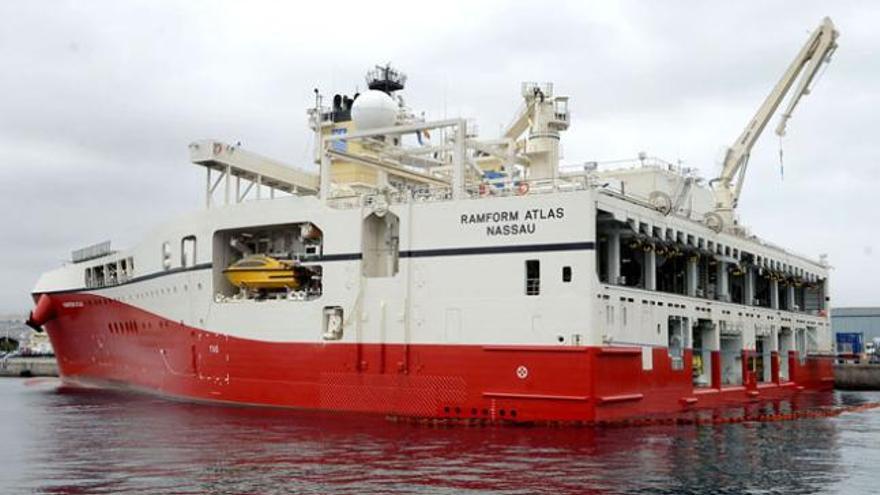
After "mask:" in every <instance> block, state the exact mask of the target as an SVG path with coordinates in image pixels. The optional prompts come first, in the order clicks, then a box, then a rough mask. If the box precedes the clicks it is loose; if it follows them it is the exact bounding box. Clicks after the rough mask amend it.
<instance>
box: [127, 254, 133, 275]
mask: <svg viewBox="0 0 880 495" xmlns="http://www.w3.org/2000/svg"><path fill="white" fill-rule="evenodd" d="M127 267H128V276H129V277H133V276H134V258H132V257H129V258H128V265H127Z"/></svg>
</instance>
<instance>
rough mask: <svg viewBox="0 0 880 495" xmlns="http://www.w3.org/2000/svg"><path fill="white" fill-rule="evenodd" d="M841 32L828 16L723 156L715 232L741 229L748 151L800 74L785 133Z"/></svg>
mask: <svg viewBox="0 0 880 495" xmlns="http://www.w3.org/2000/svg"><path fill="white" fill-rule="evenodd" d="M838 35H839V32H838V31H837V30H836V29H835V28H834V23H832V22H831V19H830V18H828V17H825V18H824V19H823V20H822V23H821V24H820V25H819V27H818V28H816V30H815V31H813V33H812V34H811V35H810V37H809V38H808V39H807V42H806V43H805V44H804V46H803V48H801V50H800V52H798V54H797V57H795V59H794V60H793V61H792V62H791V64H790V65H789V66H788V69H786V71H785V73H784V74H783V75H782V78H781V79H779V82H777V83H776V86H774V87H773V90H772V91H771V92H770V94H769V95H768V96H767V98H766V99H765V100H764V102H763V103H762V104H761V106H760V107H759V108H758V111H757V112H756V113H755V116H754V117H752V120H750V121H749V123H748V125H747V126H746V128H745V129H744V130H743V132H742V134H740V136H739V137H738V138H737V140H736V141H735V142H734V144H733V145H732V146H730V147H729V148H728V149H727V152H726V153H725V155H724V162H723V165H722V169H721V174H720V175H719V176H718V177H717V178H715V179H713V180H712V181H710V185H712V186H713V190H714V194H715V211H714V212H709V213H707V214H706V217H705V222H706V224H707V225H708V226H709V227H710V228H712V229H713V230H715V231H718V232H720V231H722V230H728V231H731V232H739V231H741V229H740V228H739V227H738V225H737V219H736V212H735V210H736V206H737V202H738V201H739V195H740V192H741V191H742V186H743V180H744V178H745V173H746V168H747V167H748V162H749V154H750V153H751V151H752V147H753V146H754V145H755V142H756V141H757V140H758V138H759V137H760V136H761V133H762V132H763V131H764V127H766V126H767V123H768V122H769V121H770V119H771V118H772V117H773V114H774V113H775V112H776V109H777V108H778V107H779V105H780V104H781V103H782V100H783V99H785V96H786V95H787V94H788V93H789V91H790V90H791V88H792V86H793V85H794V83H795V82H796V81H798V78H799V77H800V82H799V84H798V85H797V88H796V89H795V91H794V94H793V95H792V97H791V101H790V102H789V103H788V106H787V107H786V109H785V111H783V113H782V115H781V117H782V118H781V119H780V122H779V125H778V126H777V127H776V134H777V135H779V136H783V135H785V126H786V123H787V122H788V119H790V118H791V115H792V112H794V109H795V107H796V106H797V104H798V102H799V101H800V99H801V97H803V96H804V95H808V94H810V83H811V82H812V81H813V79H814V78H815V77H816V74H817V73H818V71H819V69H820V68H821V67H822V65H823V64H825V63H827V62H830V61H831V55H832V54H833V53H834V51H835V50H836V49H837V37H838Z"/></svg>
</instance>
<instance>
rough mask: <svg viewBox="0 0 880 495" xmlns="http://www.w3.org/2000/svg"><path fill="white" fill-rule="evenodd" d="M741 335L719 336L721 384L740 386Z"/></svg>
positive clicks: (741, 377) (723, 334)
mask: <svg viewBox="0 0 880 495" xmlns="http://www.w3.org/2000/svg"><path fill="white" fill-rule="evenodd" d="M742 348H743V346H742V335H741V334H739V333H736V334H734V333H726V334H725V333H722V334H721V384H722V385H742V384H743V376H742V371H743V366H742V354H743V353H742Z"/></svg>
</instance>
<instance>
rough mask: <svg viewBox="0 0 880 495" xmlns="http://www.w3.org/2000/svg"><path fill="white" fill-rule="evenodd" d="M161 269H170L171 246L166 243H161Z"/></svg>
mask: <svg viewBox="0 0 880 495" xmlns="http://www.w3.org/2000/svg"><path fill="white" fill-rule="evenodd" d="M162 267H163V268H165V269H166V270H168V269H170V268H171V245H170V244H168V242H167V241H166V242H163V243H162Z"/></svg>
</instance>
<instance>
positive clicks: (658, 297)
mask: <svg viewBox="0 0 880 495" xmlns="http://www.w3.org/2000/svg"><path fill="white" fill-rule="evenodd" d="M837 38H838V32H837V30H836V29H835V27H834V25H833V23H832V22H831V20H830V19H827V18H826V19H824V20H823V21H822V22H821V24H820V25H819V27H818V28H817V29H816V30H815V31H814V32H812V34H811V35H810V37H809V38H808V40H807V42H806V43H805V45H804V47H803V48H802V49H801V50H800V51H799V52H798V54H797V56H796V57H795V59H794V61H793V62H792V63H791V65H790V66H789V67H787V69H786V71H785V73H784V74H783V76H782V78H781V79H780V80H779V82H778V83H777V84H776V85H775V86H774V87H773V89H772V91H771V93H770V94H769V95H768V96H767V98H766V100H764V101H763V102H762V103H761V105H760V107H759V108H758V111H757V112H756V114H755V115H754V117H753V118H752V119H751V120H750V121H749V122H748V124H747V126H746V128H745V130H744V131H743V133H742V134H741V135H740V136H738V137H737V138H736V140H735V141H734V142H733V145H731V146H730V147H729V148H728V149H727V151H726V153H725V155H724V158H723V163H722V164H721V165H722V166H721V172H720V174H719V175H718V177H717V178H715V179H713V180H711V181H706V180H704V179H703V178H701V177H700V176H699V175H698V174H697V171H696V170H695V169H689V168H686V167H683V166H681V165H679V164H674V163H669V162H666V161H663V160H661V159H659V158H654V157H651V156H649V155H647V154H646V153H640V154H639V155H638V157H637V158H634V159H632V160H629V161H615V162H613V163H603V162H589V161H588V162H579V163H575V164H571V163H563V162H562V154H561V151H560V150H561V148H560V143H561V137H562V135H563V133H564V132H565V131H566V130H567V129H568V128H569V126H570V124H571V115H570V110H569V98H568V97H567V96H563V95H558V94H556V89H555V88H554V85H553V84H551V83H536V82H527V83H522V85H521V86H520V91H519V95H518V96H519V104H518V105H512V111H511V114H512V119H511V121H510V123H509V124H508V125H507V126H506V127H505V128H503V129H501V132H500V133H499V135H497V136H492V137H481V136H480V134H479V132H478V129H477V127H476V125H475V124H474V123H473V122H472V121H470V120H468V119H465V118H444V119H441V120H430V119H427V118H426V117H425V116H424V114H420V113H417V112H415V111H413V110H412V109H410V108H409V107H408V106H407V105H406V103H405V102H404V99H403V97H402V94H403V92H404V90H405V87H406V82H407V76H406V75H405V74H404V73H403V72H401V71H400V70H398V69H397V68H395V67H393V66H391V65H390V64H388V65H379V66H376V67H375V68H374V69H371V70H370V71H369V72H368V74H367V77H366V81H365V82H366V89H364V91H363V92H360V93H357V92H353V94H352V95H350V96H349V95H346V94H337V95H334V96H333V97H332V99H329V98H325V96H324V95H322V94H321V93H320V92H319V91H318V90H315V103H314V106H313V107H312V108H309V109H307V111H306V115H307V117H308V125H309V128H310V130H311V132H313V133H314V148H315V153H314V163H312V164H305V166H301V167H294V166H290V165H287V164H284V163H281V162H279V161H276V160H274V159H270V158H267V157H264V156H261V155H259V154H257V153H254V152H252V151H249V150H246V149H244V148H242V147H241V146H238V145H230V144H226V143H223V142H220V141H217V140H210V139H208V140H201V141H196V142H193V143H192V144H191V145H190V146H189V152H190V159H191V162H192V163H193V164H194V165H196V167H197V168H198V169H201V170H202V171H203V172H204V173H205V175H206V180H205V207H204V208H200V209H199V210H198V211H194V212H191V213H189V214H187V215H183V216H180V217H179V218H176V219H174V220H173V221H170V222H168V223H167V224H165V225H163V226H161V227H159V228H157V229H156V230H154V231H152V232H151V233H149V234H148V235H146V236H145V238H144V239H143V241H142V242H139V243H137V244H135V245H133V246H131V247H130V248H127V249H121V250H116V249H113V248H112V247H111V244H110V243H109V242H104V243H101V244H97V245H92V246H89V247H87V248H83V249H79V250H77V251H74V252H73V256H72V258H71V260H70V262H68V263H66V264H64V265H63V266H61V267H60V268H57V269H54V270H52V271H49V272H47V273H44V274H43V275H42V276H41V277H40V278H39V280H38V282H37V283H36V286H35V288H34V289H33V293H32V294H33V299H34V302H35V307H34V309H33V311H32V312H31V314H30V317H29V319H28V323H29V325H31V326H32V327H34V328H37V329H40V330H45V331H46V332H47V333H48V335H49V338H50V339H51V343H52V346H53V348H54V349H55V354H56V357H57V361H58V367H59V372H60V375H61V377H62V379H63V380H64V381H65V382H66V383H70V384H74V385H81V386H98V387H113V388H124V389H127V390H134V391H139V392H144V393H151V394H158V395H161V396H164V397H170V398H176V399H184V400H191V401H198V402H202V401H205V402H220V403H234V404H243V405H255V406H272V407H289V408H302V409H314V410H321V411H343V412H356V413H372V414H381V415H385V416H389V417H396V418H423V419H427V420H443V419H448V420H466V421H491V422H512V423H540V422H585V423H591V422H603V421H619V420H628V419H632V418H644V417H651V416H655V415H676V414H682V413H685V414H687V413H691V412H694V411H696V412H699V411H702V410H711V409H717V408H722V407H728V406H744V405H747V404H754V403H755V402H756V401H764V400H767V401H775V400H786V399H791V398H793V397H795V396H796V395H798V394H804V393H814V392H818V391H825V390H829V389H831V388H832V387H833V374H832V362H833V354H832V349H831V338H830V324H829V319H828V308H829V306H830V300H831V299H830V292H829V269H830V266H829V264H828V261H827V259H825V258H824V257H820V258H819V259H813V258H810V257H807V256H803V255H800V254H797V253H796V252H794V251H792V250H790V249H787V248H783V247H780V246H778V245H776V244H774V243H771V242H769V241H766V240H763V239H762V238H759V237H758V236H756V235H754V234H752V233H751V232H750V231H749V229H748V228H747V227H746V226H745V225H744V224H742V223H741V222H740V219H739V216H738V214H737V211H736V207H737V202H738V199H739V196H740V192H741V190H742V187H743V184H744V180H745V177H746V174H745V171H746V168H747V165H748V161H749V160H748V159H749V154H750V152H751V149H752V147H753V145H754V144H755V142H756V140H757V139H758V138H759V136H760V135H761V134H762V131H763V130H764V128H765V126H766V125H767V124H768V122H769V121H770V120H771V119H772V118H773V116H774V115H776V114H777V110H778V107H779V106H780V105H781V104H782V103H783V100H785V99H786V98H788V101H787V106H786V107H785V109H784V110H783V111H782V113H781V114H780V115H781V122H780V124H779V127H778V128H777V133H779V134H780V135H781V134H782V133H783V132H784V131H785V124H786V121H787V120H788V119H789V118H790V117H791V115H792V113H793V111H794V109H795V106H796V105H797V104H798V102H799V101H800V100H801V97H802V96H803V95H805V94H807V93H808V91H809V89H810V86H811V83H812V81H813V80H814V77H815V75H816V74H817V72H818V71H819V70H820V68H821V67H822V66H823V65H825V64H826V63H827V62H829V61H830V59H831V54H832V53H833V52H834V51H835V50H836V48H837ZM512 99H513V100H516V99H517V98H512ZM194 170H195V169H194ZM792 221H793V222H798V221H799V220H798V219H796V218H795V219H793V220H792ZM802 221H804V220H803V219H802ZM804 223H806V221H804ZM803 228H812V227H810V226H808V225H806V224H805V225H803Z"/></svg>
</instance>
